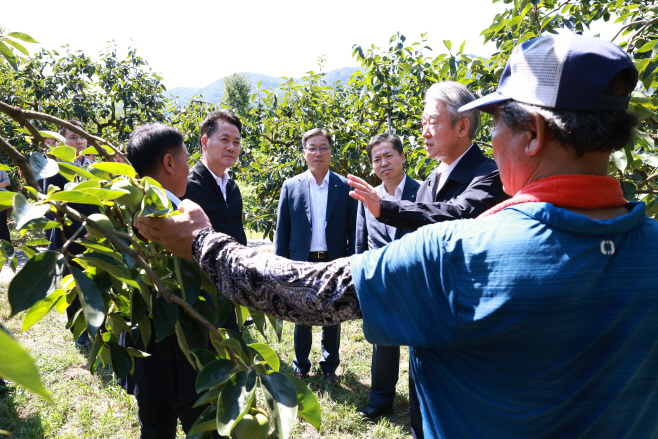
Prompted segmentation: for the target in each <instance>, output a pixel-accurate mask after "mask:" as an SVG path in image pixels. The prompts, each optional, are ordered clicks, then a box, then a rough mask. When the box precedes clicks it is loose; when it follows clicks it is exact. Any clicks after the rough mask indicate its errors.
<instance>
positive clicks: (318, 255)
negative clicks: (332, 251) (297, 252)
mask: <svg viewBox="0 0 658 439" xmlns="http://www.w3.org/2000/svg"><path fill="white" fill-rule="evenodd" d="M308 256H309V257H310V258H318V259H324V258H328V257H329V252H328V251H323V252H309V253H308Z"/></svg>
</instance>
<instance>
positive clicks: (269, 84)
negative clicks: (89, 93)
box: [165, 67, 361, 105]
mask: <svg viewBox="0 0 658 439" xmlns="http://www.w3.org/2000/svg"><path fill="white" fill-rule="evenodd" d="M359 70H361V69H360V68H358V67H342V68H339V69H334V70H330V71H328V72H326V76H325V81H326V82H327V84H330V85H333V84H335V83H336V82H337V81H341V82H343V83H345V84H346V83H347V81H349V79H350V77H351V76H352V73H354V72H357V71H359ZM239 73H245V74H246V75H247V77H249V80H250V81H251V86H252V87H253V88H254V89H255V88H256V86H257V85H258V83H259V82H261V81H262V84H261V87H260V88H261V89H271V90H274V92H275V93H276V92H278V91H280V88H279V86H280V85H281V84H282V83H284V82H286V79H285V78H284V77H280V76H269V75H264V74H262V73H252V72H239ZM293 79H295V78H293ZM223 93H224V77H222V78H219V79H217V80H216V81H213V82H211V83H210V84H208V85H206V86H205V87H174V88H171V89H169V90H167V91H166V92H165V95H166V96H167V97H169V98H173V99H175V101H176V103H177V104H178V105H187V104H188V103H189V102H190V101H191V100H192V97H193V96H198V95H202V96H203V100H204V101H208V102H213V103H216V102H219V100H220V99H221V97H222V94H223Z"/></svg>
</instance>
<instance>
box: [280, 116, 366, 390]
mask: <svg viewBox="0 0 658 439" xmlns="http://www.w3.org/2000/svg"><path fill="white" fill-rule="evenodd" d="M331 146H332V139H331V135H330V134H329V132H328V131H327V130H324V129H321V128H314V129H312V130H310V131H308V132H306V133H305V134H304V135H303V136H302V147H303V154H304V159H305V160H306V163H307V165H308V171H307V172H304V173H302V174H299V175H296V176H295V177H293V178H290V179H288V180H286V181H285V182H284V184H283V187H282V188H281V197H280V199H279V207H278V211H277V224H276V234H275V236H274V252H275V253H276V254H277V255H279V256H284V257H286V258H289V259H292V260H295V261H310V262H328V261H332V260H334V259H337V258H341V257H344V256H350V255H352V254H354V233H355V229H356V208H357V204H356V201H355V200H354V199H352V198H350V196H349V191H350V187H349V186H348V184H347V180H346V179H345V177H342V176H340V175H337V174H335V173H333V172H331V171H329V165H330V163H331ZM311 342H312V327H310V326H303V325H295V360H294V362H293V365H294V369H295V375H297V376H298V377H299V378H301V379H305V378H306V377H307V376H308V374H309V372H310V370H311V362H310V360H309V354H310V352H311ZM321 347H322V357H323V360H322V361H320V368H321V369H322V375H323V377H324V378H325V379H326V380H327V381H329V382H330V383H331V384H335V383H336V382H337V381H338V377H337V376H336V369H337V368H338V365H339V364H340V356H339V352H338V350H339V347H340V325H333V326H323V327H322V346H321Z"/></svg>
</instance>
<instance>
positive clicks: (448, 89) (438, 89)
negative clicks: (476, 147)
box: [425, 81, 480, 140]
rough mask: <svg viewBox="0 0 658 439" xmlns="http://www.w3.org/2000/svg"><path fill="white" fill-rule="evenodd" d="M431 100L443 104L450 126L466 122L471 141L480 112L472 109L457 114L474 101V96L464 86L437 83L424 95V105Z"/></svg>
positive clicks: (453, 83)
mask: <svg viewBox="0 0 658 439" xmlns="http://www.w3.org/2000/svg"><path fill="white" fill-rule="evenodd" d="M432 99H437V100H439V101H441V102H443V103H444V104H446V107H447V109H448V114H449V115H450V125H452V126H455V124H456V123H457V122H459V121H460V120H462V119H466V120H468V137H469V138H470V139H471V140H473V139H474V138H475V133H477V130H478V126H479V125H480V110H477V109H473V110H468V111H464V112H463V113H460V112H459V107H462V106H464V105H466V104H468V103H469V102H473V101H474V100H475V96H473V94H472V93H471V92H470V91H468V89H467V88H466V87H465V86H464V84H460V83H459V82H453V81H445V82H439V83H436V84H434V85H432V86H431V87H430V88H429V89H428V90H427V93H426V94H425V105H427V104H428V103H429V102H430V101H431V100H432Z"/></svg>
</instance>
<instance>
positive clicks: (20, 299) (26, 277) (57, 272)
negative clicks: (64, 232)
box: [7, 251, 64, 316]
mask: <svg viewBox="0 0 658 439" xmlns="http://www.w3.org/2000/svg"><path fill="white" fill-rule="evenodd" d="M58 257H59V253H58V252H54V251H45V252H43V253H39V254H38V255H36V256H35V257H33V258H32V259H30V260H29V261H27V262H26V263H25V266H24V267H23V269H22V270H21V271H19V272H18V273H17V274H16V276H14V278H13V279H12V280H11V283H10V284H9V289H8V291H7V296H8V298H9V304H10V305H11V316H15V315H16V314H18V313H19V312H21V311H25V310H26V309H28V308H30V307H32V305H34V304H35V303H37V302H38V301H40V300H43V299H45V298H46V297H47V296H48V295H49V294H50V293H51V292H53V291H55V289H56V288H57V287H58V286H59V284H60V282H61V281H62V278H63V277H64V258H63V257H61V258H59V259H58Z"/></svg>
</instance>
